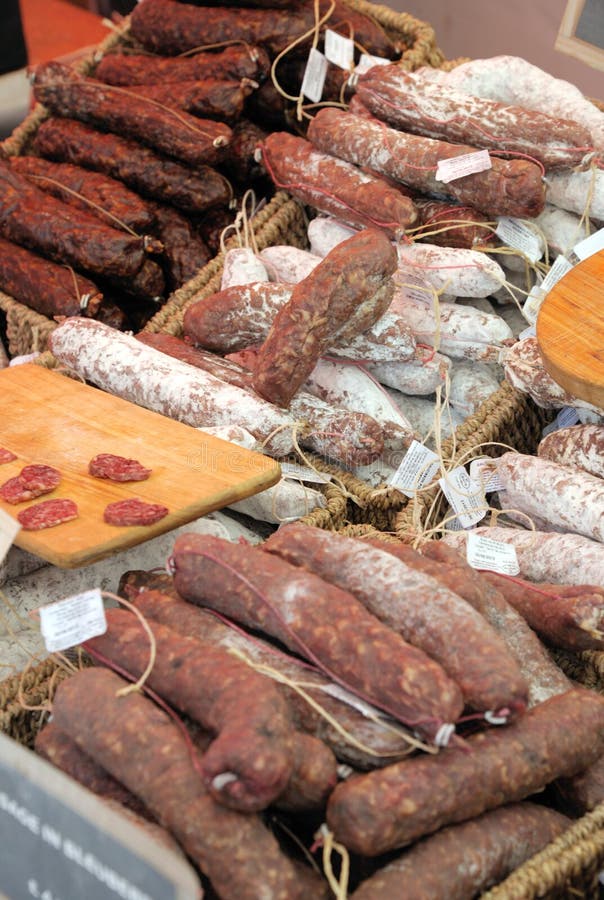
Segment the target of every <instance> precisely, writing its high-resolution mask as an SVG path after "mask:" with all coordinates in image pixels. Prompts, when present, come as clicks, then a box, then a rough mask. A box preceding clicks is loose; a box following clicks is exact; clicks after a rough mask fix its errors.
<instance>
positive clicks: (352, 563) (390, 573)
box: [262, 522, 527, 718]
mask: <svg viewBox="0 0 604 900" xmlns="http://www.w3.org/2000/svg"><path fill="white" fill-rule="evenodd" d="M262 548H263V549H264V550H267V551H268V552H270V553H276V554H277V555H278V556H280V557H281V558H282V559H286V560H287V561H288V562H290V563H293V564H294V565H297V566H302V567H303V568H305V569H307V570H309V571H311V572H314V573H315V574H316V575H320V576H321V578H324V579H325V580H326V581H329V582H330V583H331V584H336V585H337V586H338V587H340V588H342V589H343V590H345V591H349V592H350V593H351V594H352V595H353V596H355V597H356V598H357V599H358V600H360V601H361V603H362V604H363V605H364V606H365V607H366V608H367V609H368V610H369V611H370V612H372V613H373V615H375V616H376V617H377V618H378V619H380V620H381V621H382V622H384V623H385V624H386V625H388V626H389V627H390V628H393V629H394V630H395V631H397V632H398V633H399V634H401V635H402V636H403V637H404V638H405V640H407V641H409V642H410V643H412V644H414V645H415V646H417V647H420V648H421V649H422V650H423V651H424V652H425V653H427V654H428V655H429V656H431V657H432V658H433V659H436V660H437V661H438V662H439V663H440V664H441V666H442V667H443V669H444V670H445V671H446V672H447V673H448V674H449V676H450V677H451V678H452V679H453V680H454V681H456V682H457V684H458V685H459V686H460V688H461V690H462V693H463V696H464V699H465V701H466V704H467V705H469V706H471V707H472V708H473V709H476V710H481V711H487V710H489V711H492V712H495V711H498V713H499V714H500V715H503V716H504V717H505V718H507V717H508V716H513V715H517V714H518V713H520V712H522V711H524V709H525V708H526V701H527V686H526V683H525V681H524V680H523V678H522V677H521V675H520V671H519V669H518V665H517V663H516V661H515V659H514V658H513V657H512V655H511V654H510V653H509V651H508V650H507V648H506V646H505V644H504V642H503V640H502V639H501V638H500V637H499V635H497V633H496V632H495V631H494V629H493V628H491V626H490V625H489V624H488V622H486V621H485V619H484V618H483V617H482V616H481V615H480V614H479V613H477V612H476V611H475V610H474V609H473V608H472V607H471V606H470V605H469V604H468V603H466V601H465V600H463V599H462V598H461V597H459V596H458V595H457V594H455V593H453V591H451V590H449V589H447V588H445V587H443V586H442V585H441V584H440V583H439V582H437V581H436V580H435V579H433V578H431V577H430V576H428V575H424V574H422V573H419V572H417V571H416V570H414V569H413V568H411V567H409V566H407V565H405V564H404V563H403V562H401V561H400V560H399V561H397V560H395V559H393V558H392V557H391V556H389V555H388V553H386V552H384V551H382V550H380V549H377V547H376V546H368V545H367V543H366V542H365V541H360V540H356V539H354V538H348V537H343V536H342V535H339V534H336V533H335V532H328V531H323V530H320V529H318V528H312V527H310V526H307V525H302V524H300V523H296V522H294V523H292V524H290V525H284V526H283V527H281V528H280V529H279V530H278V531H276V532H275V533H274V534H272V535H271V536H270V537H269V539H268V540H267V541H266V542H265V543H264V544H263V545H262ZM502 710H505V711H504V712H501V711H502Z"/></svg>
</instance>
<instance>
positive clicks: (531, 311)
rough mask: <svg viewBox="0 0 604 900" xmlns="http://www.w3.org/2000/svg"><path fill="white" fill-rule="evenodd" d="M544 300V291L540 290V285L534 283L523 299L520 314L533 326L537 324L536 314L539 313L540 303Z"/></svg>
mask: <svg viewBox="0 0 604 900" xmlns="http://www.w3.org/2000/svg"><path fill="white" fill-rule="evenodd" d="M544 300H545V293H544V292H543V291H542V290H541V286H540V285H534V286H533V287H532V288H531V290H530V292H529V295H528V297H527V298H526V300H525V301H524V304H523V307H522V315H523V316H524V318H525V319H526V321H527V322H530V323H531V325H533V327H534V326H535V325H536V324H537V316H538V315H539V310H540V309H541V304H542V303H543V301H544Z"/></svg>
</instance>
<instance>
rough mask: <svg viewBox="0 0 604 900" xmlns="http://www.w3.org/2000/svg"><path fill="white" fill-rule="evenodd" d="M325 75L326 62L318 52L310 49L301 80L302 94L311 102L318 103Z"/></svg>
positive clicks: (313, 48)
mask: <svg viewBox="0 0 604 900" xmlns="http://www.w3.org/2000/svg"><path fill="white" fill-rule="evenodd" d="M326 75H327V60H326V59H325V57H324V56H323V54H322V53H321V51H320V50H317V49H315V47H311V50H310V53H309V54H308V60H307V62H306V68H305V69H304V78H303V79H302V88H301V90H302V93H303V94H304V96H305V97H308V99H309V100H310V101H311V103H318V102H319V101H320V99H321V97H322V96H323V85H324V84H325V76H326Z"/></svg>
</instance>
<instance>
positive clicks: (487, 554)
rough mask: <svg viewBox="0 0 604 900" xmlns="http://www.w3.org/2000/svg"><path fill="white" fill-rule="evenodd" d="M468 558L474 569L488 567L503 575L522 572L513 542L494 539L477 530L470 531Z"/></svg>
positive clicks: (467, 549) (467, 545) (467, 546)
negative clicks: (477, 532) (478, 532)
mask: <svg viewBox="0 0 604 900" xmlns="http://www.w3.org/2000/svg"><path fill="white" fill-rule="evenodd" d="M466 559H467V561H468V563H469V564H470V565H471V566H472V568H473V569H487V570H488V571H489V572H499V573H500V574H501V575H518V573H519V572H520V566H519V565H518V557H517V555H516V548H515V547H514V546H512V544H505V543H503V541H494V540H492V539H491V538H488V537H483V536H482V535H480V534H476V532H475V531H468V538H467V543H466Z"/></svg>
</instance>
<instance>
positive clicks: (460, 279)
mask: <svg viewBox="0 0 604 900" xmlns="http://www.w3.org/2000/svg"><path fill="white" fill-rule="evenodd" d="M398 256H399V264H400V266H402V267H404V268H411V269H413V270H414V271H415V272H416V274H419V275H422V276H423V277H424V278H425V279H426V281H427V282H428V284H431V285H432V286H433V287H434V288H435V289H436V290H437V291H446V293H447V294H450V295H452V296H454V297H488V296H489V294H492V293H493V291H496V290H498V289H499V288H500V287H501V285H502V284H503V283H504V282H505V272H504V271H503V269H502V268H501V266H500V265H499V263H497V262H496V261H495V260H494V259H493V258H492V257H491V256H489V255H488V254H487V253H482V252H481V251H480V250H465V249H463V248H458V247H439V246H438V245H437V244H428V243H426V244H424V243H421V244H399V246H398ZM396 278H397V276H395V280H396ZM403 280H404V277H403Z"/></svg>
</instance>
